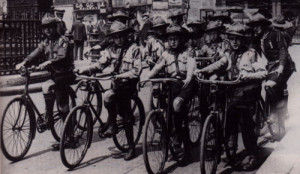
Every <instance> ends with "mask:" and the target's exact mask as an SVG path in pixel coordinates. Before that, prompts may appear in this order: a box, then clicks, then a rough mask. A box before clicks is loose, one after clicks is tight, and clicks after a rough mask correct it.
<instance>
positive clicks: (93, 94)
mask: <svg viewBox="0 0 300 174" xmlns="http://www.w3.org/2000/svg"><path fill="white" fill-rule="evenodd" d="M75 92H76V96H77V99H76V104H77V106H80V105H83V103H84V102H85V101H87V102H88V103H89V104H90V109H91V112H92V116H93V124H95V123H96V121H97V120H98V119H100V115H101V112H102V93H101V87H100V84H99V83H98V82H96V81H93V80H88V81H87V80H81V81H80V82H79V83H78V85H77V87H76V89H75ZM100 124H101V123H100Z"/></svg>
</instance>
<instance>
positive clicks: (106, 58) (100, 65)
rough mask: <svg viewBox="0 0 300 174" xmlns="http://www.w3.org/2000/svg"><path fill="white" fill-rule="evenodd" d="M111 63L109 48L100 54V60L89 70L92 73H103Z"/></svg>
mask: <svg viewBox="0 0 300 174" xmlns="http://www.w3.org/2000/svg"><path fill="white" fill-rule="evenodd" d="M110 61H111V58H110V54H109V51H108V48H107V49H105V50H103V51H101V52H100V58H99V60H98V61H97V62H95V63H94V64H92V65H91V66H90V67H89V70H90V71H91V72H95V71H97V70H98V71H102V70H103V69H105V68H106V67H107V66H108V65H109V63H110Z"/></svg>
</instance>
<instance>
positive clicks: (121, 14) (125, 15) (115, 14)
mask: <svg viewBox="0 0 300 174" xmlns="http://www.w3.org/2000/svg"><path fill="white" fill-rule="evenodd" d="M112 17H128V16H127V14H126V13H125V12H124V11H122V10H117V11H116V12H115V13H113V14H112Z"/></svg>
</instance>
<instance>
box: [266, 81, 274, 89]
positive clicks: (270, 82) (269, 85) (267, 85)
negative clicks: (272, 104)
mask: <svg viewBox="0 0 300 174" xmlns="http://www.w3.org/2000/svg"><path fill="white" fill-rule="evenodd" d="M275 85H276V82H274V81H272V80H268V81H267V82H266V83H265V87H270V88H272V87H274V86H275Z"/></svg>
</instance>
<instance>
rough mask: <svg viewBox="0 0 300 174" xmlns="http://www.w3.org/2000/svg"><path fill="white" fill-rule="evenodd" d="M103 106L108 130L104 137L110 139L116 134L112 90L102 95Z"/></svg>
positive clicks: (114, 101)
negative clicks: (106, 113)
mask: <svg viewBox="0 0 300 174" xmlns="http://www.w3.org/2000/svg"><path fill="white" fill-rule="evenodd" d="M104 106H105V107H106V109H107V111H108V118H107V123H108V129H107V130H106V131H105V132H104V135H105V136H108V137H110V136H112V135H114V134H115V133H116V132H117V125H116V117H117V112H116V93H115V92H114V91H113V90H108V91H106V92H105V93H104Z"/></svg>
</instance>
